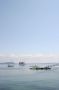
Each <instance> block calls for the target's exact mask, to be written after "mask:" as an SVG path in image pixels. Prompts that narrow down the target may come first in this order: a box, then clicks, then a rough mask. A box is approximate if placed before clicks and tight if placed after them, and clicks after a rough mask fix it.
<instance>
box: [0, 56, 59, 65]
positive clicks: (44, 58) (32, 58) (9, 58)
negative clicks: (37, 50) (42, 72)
mask: <svg viewBox="0 0 59 90" xmlns="http://www.w3.org/2000/svg"><path fill="white" fill-rule="evenodd" d="M20 59H21V61H25V62H27V63H31V62H39V63H44V62H45V63H48V62H49V63H50V62H59V55H56V54H32V55H16V54H0V62H5V61H13V62H19V61H20Z"/></svg>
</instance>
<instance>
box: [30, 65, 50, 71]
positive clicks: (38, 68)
mask: <svg viewBox="0 0 59 90" xmlns="http://www.w3.org/2000/svg"><path fill="white" fill-rule="evenodd" d="M30 69H32V70H50V69H51V67H49V66H46V67H38V66H37V65H35V66H32V67H30Z"/></svg>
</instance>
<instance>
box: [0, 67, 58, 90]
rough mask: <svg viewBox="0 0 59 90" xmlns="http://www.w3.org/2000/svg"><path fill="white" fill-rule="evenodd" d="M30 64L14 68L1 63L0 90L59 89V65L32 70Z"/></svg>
mask: <svg viewBox="0 0 59 90" xmlns="http://www.w3.org/2000/svg"><path fill="white" fill-rule="evenodd" d="M29 67H30V65H25V66H17V65H16V66H15V67H13V68H11V67H9V68H8V67H7V66H3V65H0V90H59V67H58V66H57V67H53V68H52V69H51V70H47V71H44V70H43V71H36V70H30V69H29Z"/></svg>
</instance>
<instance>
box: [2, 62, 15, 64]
mask: <svg viewBox="0 0 59 90" xmlns="http://www.w3.org/2000/svg"><path fill="white" fill-rule="evenodd" d="M0 64H15V63H14V62H3V63H0Z"/></svg>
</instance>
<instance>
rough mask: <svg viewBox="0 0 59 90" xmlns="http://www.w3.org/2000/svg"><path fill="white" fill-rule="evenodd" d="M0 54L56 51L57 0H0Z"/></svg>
mask: <svg viewBox="0 0 59 90" xmlns="http://www.w3.org/2000/svg"><path fill="white" fill-rule="evenodd" d="M0 54H12V55H13V54H28V55H29V54H59V0H0Z"/></svg>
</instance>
